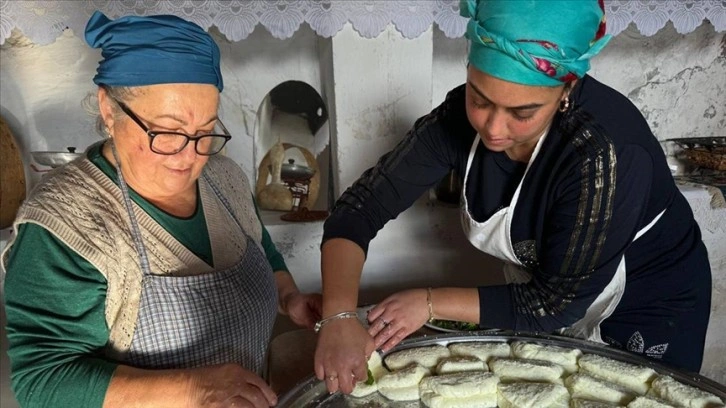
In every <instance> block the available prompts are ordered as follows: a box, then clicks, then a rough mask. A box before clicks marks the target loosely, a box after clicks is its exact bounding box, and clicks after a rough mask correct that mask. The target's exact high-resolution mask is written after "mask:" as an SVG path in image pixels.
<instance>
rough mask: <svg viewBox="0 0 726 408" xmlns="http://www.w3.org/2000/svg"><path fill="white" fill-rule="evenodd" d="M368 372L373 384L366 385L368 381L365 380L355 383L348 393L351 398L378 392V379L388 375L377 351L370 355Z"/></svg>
mask: <svg viewBox="0 0 726 408" xmlns="http://www.w3.org/2000/svg"><path fill="white" fill-rule="evenodd" d="M368 370H370V372H371V375H372V376H373V384H366V381H368V379H367V378H366V379H365V380H363V381H358V382H357V383H355V387H353V392H351V393H350V395H351V396H353V397H356V398H362V397H365V396H368V395H370V394H373V393H374V392H376V391H378V379H379V378H381V377H382V376H383V375H385V374H386V373H388V370H386V367H383V360H381V355H380V354H379V353H378V352H377V351H374V352H373V353H371V357H370V358H369V359H368Z"/></svg>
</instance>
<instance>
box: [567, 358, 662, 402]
mask: <svg viewBox="0 0 726 408" xmlns="http://www.w3.org/2000/svg"><path fill="white" fill-rule="evenodd" d="M578 364H579V366H580V368H581V371H580V372H585V373H588V374H591V375H593V376H595V377H598V378H602V379H603V380H606V381H609V382H612V383H615V384H618V385H620V386H622V387H625V388H627V389H629V390H631V391H633V392H635V393H636V394H638V395H644V394H645V393H646V392H647V391H648V388H650V382H651V381H652V380H653V378H655V375H656V372H655V370H653V369H652V368H650V367H644V366H639V365H635V364H630V363H626V362H624V361H618V360H615V359H612V358H608V357H604V356H600V355H597V354H585V355H583V356H582V357H580V360H579V361H578Z"/></svg>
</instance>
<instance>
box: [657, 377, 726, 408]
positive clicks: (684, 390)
mask: <svg viewBox="0 0 726 408" xmlns="http://www.w3.org/2000/svg"><path fill="white" fill-rule="evenodd" d="M648 396H654V397H657V398H661V399H663V400H664V401H666V402H668V403H671V404H673V405H677V406H679V407H688V408H714V407H723V406H724V404H723V401H721V398H719V397H717V396H715V395H713V394H711V393H710V392H707V391H703V390H700V389H698V388H696V387H691V386H690V385H686V384H683V383H681V382H678V381H676V380H674V379H673V377H671V376H667V375H659V376H657V377H656V378H655V380H653V383H652V384H651V388H650V391H648Z"/></svg>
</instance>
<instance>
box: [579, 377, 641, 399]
mask: <svg viewBox="0 0 726 408" xmlns="http://www.w3.org/2000/svg"><path fill="white" fill-rule="evenodd" d="M565 386H566V387H567V389H568V390H569V391H570V395H571V396H572V398H581V399H589V400H594V401H605V402H614V403H617V404H620V405H626V404H627V403H629V402H630V401H632V400H633V399H634V398H635V397H636V395H635V394H634V393H633V392H632V391H630V390H628V389H626V388H623V387H621V386H619V385H617V384H614V383H611V382H608V381H605V380H602V379H600V378H596V377H593V376H591V375H589V374H584V373H575V374H572V375H570V376H569V377H567V378H566V379H565Z"/></svg>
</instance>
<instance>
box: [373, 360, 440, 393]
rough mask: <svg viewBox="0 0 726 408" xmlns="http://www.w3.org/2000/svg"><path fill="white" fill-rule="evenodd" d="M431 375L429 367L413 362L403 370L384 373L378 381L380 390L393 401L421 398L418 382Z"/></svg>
mask: <svg viewBox="0 0 726 408" xmlns="http://www.w3.org/2000/svg"><path fill="white" fill-rule="evenodd" d="M428 375H430V372H429V370H428V369H427V368H425V367H423V366H420V365H418V364H411V365H410V366H408V367H404V368H402V369H401V370H398V371H393V372H390V373H388V374H384V375H383V376H382V377H381V378H379V379H378V380H377V381H376V382H377V383H378V392H380V393H381V394H382V395H383V396H384V397H386V398H388V399H390V400H393V401H410V400H417V399H419V393H418V384H419V383H420V382H421V379H422V378H424V377H426V376H428Z"/></svg>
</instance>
